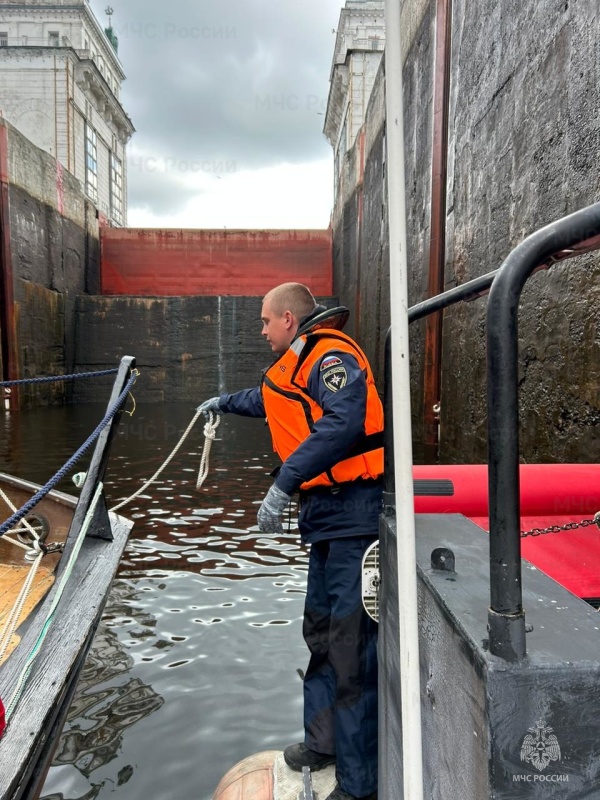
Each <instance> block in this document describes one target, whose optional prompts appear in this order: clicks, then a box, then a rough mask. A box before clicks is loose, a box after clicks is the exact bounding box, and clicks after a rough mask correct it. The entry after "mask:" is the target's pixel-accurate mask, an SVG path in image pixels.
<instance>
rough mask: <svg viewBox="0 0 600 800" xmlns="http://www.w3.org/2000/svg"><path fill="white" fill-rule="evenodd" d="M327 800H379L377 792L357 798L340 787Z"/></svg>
mask: <svg viewBox="0 0 600 800" xmlns="http://www.w3.org/2000/svg"><path fill="white" fill-rule="evenodd" d="M325 800H377V792H373V794H368V795H366V796H365V797H355V796H354V795H353V794H348V792H345V791H344V790H343V789H340V787H339V786H336V787H335V789H334V790H333V792H331V794H329V795H327V797H326V798H325Z"/></svg>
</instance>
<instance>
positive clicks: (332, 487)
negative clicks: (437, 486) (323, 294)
mask: <svg viewBox="0 0 600 800" xmlns="http://www.w3.org/2000/svg"><path fill="white" fill-rule="evenodd" d="M347 319H348V311H347V309H343V308H340V309H334V310H333V311H331V312H328V311H327V310H326V309H325V308H324V307H323V306H319V305H316V303H315V300H314V297H313V296H312V294H311V293H310V291H309V290H308V289H307V288H306V286H303V285H302V284H298V283H284V284H282V285H281V286H278V287H276V288H275V289H272V290H271V291H270V292H269V293H268V294H267V295H266V297H265V298H264V301H263V307H262V323H263V328H262V335H263V336H265V337H266V340H267V342H268V343H269V344H270V345H271V349H272V350H273V352H274V353H275V354H276V355H277V359H276V360H275V362H274V363H273V364H272V365H271V367H270V368H269V369H267V370H266V372H265V373H264V376H263V380H262V383H261V385H260V386H259V387H256V388H252V389H244V390H242V391H240V392H236V393H235V394H223V395H221V396H220V397H213V398H211V399H210V400H207V401H205V402H204V403H203V404H202V405H201V406H200V407H199V409H200V410H202V411H203V412H204V413H205V414H206V415H208V412H209V411H212V412H213V413H221V414H222V413H228V412H231V413H235V414H241V415H244V416H250V417H265V416H266V418H267V421H268V424H269V428H270V431H271V435H272V438H273V446H274V449H275V451H276V452H277V453H278V455H279V456H280V458H281V460H282V462H283V463H282V466H281V468H280V470H279V472H278V473H277V476H276V478H275V482H274V483H273V485H272V486H271V488H270V489H269V491H268V493H267V495H266V497H265V499H264V500H263V502H262V505H261V506H260V509H259V511H258V524H259V527H260V529H261V530H262V531H265V532H271V533H278V532H281V531H282V530H283V527H282V514H283V511H284V509H285V508H286V506H287V505H288V503H289V502H290V499H291V495H292V494H293V493H294V492H296V491H299V493H300V512H299V520H298V526H299V529H300V534H301V537H302V541H303V542H304V543H306V544H310V558H309V568H308V580H307V595H306V604H305V610H304V626H303V634H304V638H305V641H306V643H307V645H308V648H309V650H310V653H311V657H310V663H309V666H308V669H307V671H306V675H305V677H304V728H305V741H304V743H301V744H295V745H290V746H289V747H287V748H286V750H285V751H284V758H285V761H286V763H287V764H288V766H290V767H291V768H292V769H293V770H298V771H301V770H302V768H303V767H304V766H308V767H310V768H311V769H312V770H319V769H322V768H323V767H326V766H327V765H329V764H333V763H335V764H336V778H337V786H336V788H335V789H334V791H333V792H332V793H331V794H330V795H329V797H328V798H326V800H354V799H355V798H361V800H362V799H366V798H368V800H374V798H376V796H377V625H376V623H375V622H373V621H372V620H371V619H370V618H369V616H368V615H367V614H366V613H365V611H364V609H363V606H362V593H361V564H362V557H363V554H364V552H365V550H366V549H367V547H368V546H369V545H370V544H371V543H372V542H373V541H375V540H376V539H377V535H378V516H379V513H380V510H381V504H382V474H383V448H382V430H383V409H382V405H381V401H380V399H379V397H378V395H377V390H376V388H375V382H374V380H373V374H372V371H371V367H370V366H369V363H368V361H367V358H366V356H365V355H364V353H363V352H362V350H361V349H360V348H359V347H358V345H357V344H356V342H354V341H353V340H352V339H351V338H350V337H349V336H347V335H346V334H344V333H342V332H341V330H340V329H341V327H342V326H343V325H344V323H345V322H346V321H347Z"/></svg>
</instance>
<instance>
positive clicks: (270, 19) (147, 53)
mask: <svg viewBox="0 0 600 800" xmlns="http://www.w3.org/2000/svg"><path fill="white" fill-rule="evenodd" d="M90 4H91V6H92V9H93V10H94V13H95V14H96V16H97V18H98V19H99V21H100V22H101V23H102V24H103V26H104V25H105V24H106V19H107V17H106V14H105V13H104V9H105V8H106V6H107V4H108V3H107V0H90ZM110 5H111V6H112V7H113V9H114V15H113V29H114V30H115V33H116V34H117V36H118V38H119V56H120V59H121V62H122V64H123V67H124V70H125V73H126V75H127V80H126V82H125V83H124V85H123V93H122V102H123V106H124V108H125V110H126V111H127V113H128V114H129V115H130V117H131V119H132V121H133V124H134V126H135V128H136V131H137V132H136V133H135V134H134V136H133V138H132V140H131V142H130V143H129V145H128V153H129V155H128V176H129V220H128V222H129V225H130V226H131V227H138V226H139V227H177V228H179V227H187V228H223V227H226V228H325V227H327V225H328V224H329V215H330V211H331V205H332V200H333V177H332V175H333V166H332V162H333V158H332V151H331V147H330V145H329V143H328V142H327V140H326V139H325V137H324V135H323V132H322V131H323V123H324V119H325V117H324V112H325V108H326V104H327V95H328V92H329V73H330V68H331V61H332V57H333V48H334V43H335V34H334V33H333V32H332V31H333V29H336V28H337V24H338V21H339V14H340V10H341V8H342V6H343V0H301V2H298V0H170V2H165V0H112V2H111V3H110Z"/></svg>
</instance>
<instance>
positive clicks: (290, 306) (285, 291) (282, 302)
mask: <svg viewBox="0 0 600 800" xmlns="http://www.w3.org/2000/svg"><path fill="white" fill-rule="evenodd" d="M263 302H265V303H268V304H269V306H270V307H271V310H272V311H273V313H274V314H278V315H281V314H283V313H285V312H286V311H291V312H292V314H293V315H294V316H295V317H296V319H297V320H298V322H299V321H300V320H301V319H302V318H303V317H306V315H307V314H310V313H311V311H314V310H315V306H316V305H317V304H316V303H315V298H314V297H313V296H312V294H311V292H310V290H309V289H308V288H307V287H306V286H304V285H303V284H301V283H282V284H281V285H280V286H276V287H275V288H274V289H271V291H270V292H268V293H267V294H266V295H265V298H264V301H263Z"/></svg>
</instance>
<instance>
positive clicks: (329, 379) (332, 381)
mask: <svg viewBox="0 0 600 800" xmlns="http://www.w3.org/2000/svg"><path fill="white" fill-rule="evenodd" d="M347 380H348V373H347V372H346V367H333V368H332V369H330V370H328V371H327V372H325V373H324V374H323V383H324V384H325V386H326V387H327V388H328V389H329V391H330V392H339V390H340V389H341V388H342V387H343V386H345V385H346V382H347Z"/></svg>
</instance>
